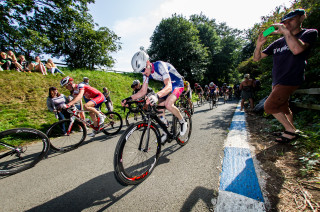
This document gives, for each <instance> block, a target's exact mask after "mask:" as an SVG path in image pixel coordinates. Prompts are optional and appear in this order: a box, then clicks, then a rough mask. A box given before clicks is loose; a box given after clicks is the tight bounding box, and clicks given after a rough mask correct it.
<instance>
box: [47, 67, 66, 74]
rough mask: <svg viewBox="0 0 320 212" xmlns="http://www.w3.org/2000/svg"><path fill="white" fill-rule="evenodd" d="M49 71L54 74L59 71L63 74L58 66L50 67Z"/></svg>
mask: <svg viewBox="0 0 320 212" xmlns="http://www.w3.org/2000/svg"><path fill="white" fill-rule="evenodd" d="M49 71H50V72H51V73H52V74H54V73H57V72H58V73H60V74H63V75H64V73H63V72H62V71H60V70H59V69H58V68H50V69H49Z"/></svg>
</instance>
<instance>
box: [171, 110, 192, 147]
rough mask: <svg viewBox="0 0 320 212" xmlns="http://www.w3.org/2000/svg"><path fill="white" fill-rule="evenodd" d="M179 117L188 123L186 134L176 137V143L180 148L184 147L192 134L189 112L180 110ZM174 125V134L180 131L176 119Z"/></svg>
mask: <svg viewBox="0 0 320 212" xmlns="http://www.w3.org/2000/svg"><path fill="white" fill-rule="evenodd" d="M180 113H181V115H182V116H183V118H184V119H185V121H186V122H188V129H187V132H186V134H185V135H184V136H180V135H179V136H178V137H177V139H176V141H177V143H178V144H179V145H180V146H185V145H186V144H187V143H188V142H189V140H190V136H191V132H192V119H191V114H190V113H189V111H188V110H187V109H185V108H183V109H181V110H180ZM174 124H175V129H176V132H179V131H180V123H179V121H178V119H177V118H175V121H174Z"/></svg>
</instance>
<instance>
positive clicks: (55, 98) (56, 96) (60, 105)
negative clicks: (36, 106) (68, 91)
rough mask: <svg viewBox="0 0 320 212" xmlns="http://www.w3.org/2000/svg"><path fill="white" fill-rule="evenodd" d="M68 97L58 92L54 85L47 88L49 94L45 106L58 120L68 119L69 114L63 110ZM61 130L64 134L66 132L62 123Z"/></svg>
mask: <svg viewBox="0 0 320 212" xmlns="http://www.w3.org/2000/svg"><path fill="white" fill-rule="evenodd" d="M68 102H69V101H68V99H67V98H66V97H65V95H63V94H60V93H59V92H58V89H57V88H56V87H50V88H49V96H48V98H47V107H48V109H49V110H50V111H51V112H54V113H55V115H56V118H57V119H59V120H63V119H69V118H70V114H69V113H68V111H67V110H65V109H64V108H65V105H66V104H67V103H68ZM62 131H63V133H64V134H66V133H67V131H66V128H65V126H64V125H62Z"/></svg>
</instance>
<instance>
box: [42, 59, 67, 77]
mask: <svg viewBox="0 0 320 212" xmlns="http://www.w3.org/2000/svg"><path fill="white" fill-rule="evenodd" d="M46 67H47V69H48V71H49V72H51V73H52V74H53V75H54V73H57V72H58V73H60V74H62V75H64V73H63V72H62V71H60V70H59V69H58V68H57V66H56V64H54V62H53V61H52V59H48V61H47V63H46Z"/></svg>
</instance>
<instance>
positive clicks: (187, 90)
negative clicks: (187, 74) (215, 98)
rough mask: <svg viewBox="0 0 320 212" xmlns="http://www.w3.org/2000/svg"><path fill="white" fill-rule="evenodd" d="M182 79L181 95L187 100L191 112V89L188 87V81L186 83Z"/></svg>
mask: <svg viewBox="0 0 320 212" xmlns="http://www.w3.org/2000/svg"><path fill="white" fill-rule="evenodd" d="M182 79H183V86H184V89H183V92H182V94H183V95H185V96H186V97H187V100H188V103H189V107H190V108H191V110H192V100H191V98H192V90H191V87H190V83H189V82H188V81H186V80H185V79H184V77H182Z"/></svg>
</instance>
